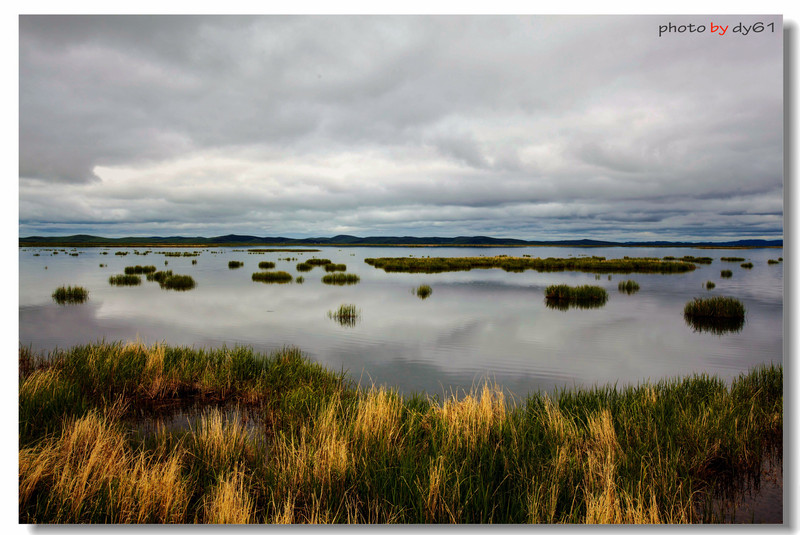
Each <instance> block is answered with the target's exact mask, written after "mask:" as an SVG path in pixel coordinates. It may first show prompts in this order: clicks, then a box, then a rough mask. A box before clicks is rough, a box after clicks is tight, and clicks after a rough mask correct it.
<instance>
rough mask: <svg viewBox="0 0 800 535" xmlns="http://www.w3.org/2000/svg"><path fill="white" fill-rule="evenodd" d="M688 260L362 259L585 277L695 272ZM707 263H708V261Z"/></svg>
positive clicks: (391, 267)
mask: <svg viewBox="0 0 800 535" xmlns="http://www.w3.org/2000/svg"><path fill="white" fill-rule="evenodd" d="M685 258H687V259H691V261H688V260H678V261H672V260H659V259H657V258H630V257H625V258H613V259H610V260H607V259H605V258H603V257H599V256H593V257H578V258H528V257H514V256H505V255H501V256H491V257H485V256H477V257H451V258H443V257H438V258H407V257H398V258H365V259H364V262H366V263H367V264H369V265H371V266H373V267H375V268H379V269H383V270H384V271H386V272H408V273H441V272H446V271H468V270H471V269H491V268H500V269H504V270H506V271H525V270H527V269H532V270H535V271H583V272H589V273H684V272H686V271H692V270H694V269H696V266H695V264H694V263H696V262H700V263H702V262H704V260H705V259H703V258H699V259H698V258H695V257H685ZM709 260H710V259H709Z"/></svg>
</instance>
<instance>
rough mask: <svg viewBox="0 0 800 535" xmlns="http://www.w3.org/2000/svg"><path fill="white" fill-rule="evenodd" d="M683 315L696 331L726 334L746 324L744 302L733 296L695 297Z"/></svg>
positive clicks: (684, 309)
mask: <svg viewBox="0 0 800 535" xmlns="http://www.w3.org/2000/svg"><path fill="white" fill-rule="evenodd" d="M683 317H684V319H685V320H686V323H687V324H688V325H691V326H692V327H693V328H694V329H695V330H696V331H701V332H705V331H708V332H712V333H714V334H724V333H727V332H738V331H740V330H742V327H743V326H744V318H745V308H744V304H742V302H741V301H739V300H738V299H736V298H733V297H723V296H716V297H705V298H703V297H695V298H694V300H692V301H689V302H688V303H686V306H685V307H684V308H683Z"/></svg>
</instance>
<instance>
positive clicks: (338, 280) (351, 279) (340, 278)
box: [322, 273, 361, 285]
mask: <svg viewBox="0 0 800 535" xmlns="http://www.w3.org/2000/svg"><path fill="white" fill-rule="evenodd" d="M360 280H361V277H359V276H358V275H355V274H354V273H333V274H330V275H325V276H324V277H322V282H324V283H325V284H339V285H342V284H356V283H357V282H359V281H360Z"/></svg>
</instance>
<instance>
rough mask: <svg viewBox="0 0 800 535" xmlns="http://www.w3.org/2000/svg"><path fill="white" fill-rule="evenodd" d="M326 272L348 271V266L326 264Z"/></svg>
mask: <svg viewBox="0 0 800 535" xmlns="http://www.w3.org/2000/svg"><path fill="white" fill-rule="evenodd" d="M325 271H328V272H333V271H347V265H346V264H325Z"/></svg>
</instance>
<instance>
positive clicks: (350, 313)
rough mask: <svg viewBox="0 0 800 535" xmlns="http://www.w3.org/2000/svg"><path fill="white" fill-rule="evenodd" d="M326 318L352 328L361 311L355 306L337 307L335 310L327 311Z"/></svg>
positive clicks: (359, 317)
mask: <svg viewBox="0 0 800 535" xmlns="http://www.w3.org/2000/svg"><path fill="white" fill-rule="evenodd" d="M328 317H329V318H331V319H333V320H335V321H336V322H337V323H338V324H339V325H344V326H345V327H354V326H355V325H356V323H357V322H358V320H359V319H361V311H360V310H358V309H357V308H356V306H355V305H339V308H337V309H336V310H329V311H328Z"/></svg>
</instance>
